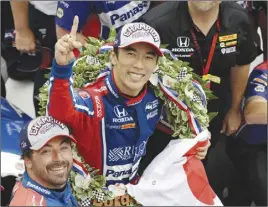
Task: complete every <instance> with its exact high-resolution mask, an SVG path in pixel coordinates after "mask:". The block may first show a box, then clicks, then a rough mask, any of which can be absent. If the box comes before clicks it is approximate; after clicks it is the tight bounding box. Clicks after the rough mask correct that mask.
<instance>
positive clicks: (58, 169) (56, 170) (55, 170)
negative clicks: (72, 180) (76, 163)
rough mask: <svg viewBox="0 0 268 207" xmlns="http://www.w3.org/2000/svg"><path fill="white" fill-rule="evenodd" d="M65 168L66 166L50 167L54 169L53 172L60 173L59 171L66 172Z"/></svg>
mask: <svg viewBox="0 0 268 207" xmlns="http://www.w3.org/2000/svg"><path fill="white" fill-rule="evenodd" d="M65 168H66V166H62V167H53V168H50V169H49V170H50V171H52V172H53V173H56V174H59V173H64V172H65Z"/></svg>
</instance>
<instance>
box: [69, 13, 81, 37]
mask: <svg viewBox="0 0 268 207" xmlns="http://www.w3.org/2000/svg"><path fill="white" fill-rule="evenodd" d="M78 23H79V18H78V16H75V17H74V21H73V26H72V29H71V33H70V35H71V37H72V38H74V39H75V38H76V33H77V29H78Z"/></svg>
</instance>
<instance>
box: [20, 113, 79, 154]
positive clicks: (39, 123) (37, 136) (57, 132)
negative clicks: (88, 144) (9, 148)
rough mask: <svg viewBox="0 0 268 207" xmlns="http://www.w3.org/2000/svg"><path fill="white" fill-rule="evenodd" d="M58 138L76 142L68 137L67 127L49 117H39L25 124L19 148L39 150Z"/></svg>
mask: <svg viewBox="0 0 268 207" xmlns="http://www.w3.org/2000/svg"><path fill="white" fill-rule="evenodd" d="M58 136H64V137H67V138H69V139H70V140H71V141H72V142H74V143H76V140H75V139H74V138H73V137H72V136H71V135H70V130H69V129H68V127H67V126H66V125H65V124H63V123H61V122H60V121H58V120H56V119H54V118H53V117H51V116H40V117H38V118H36V119H33V120H31V121H30V122H29V123H28V124H26V125H25V126H24V127H23V128H22V130H21V132H20V148H21V150H22V151H25V150H29V149H31V150H39V149H41V148H42V147H43V146H45V145H46V143H47V142H49V141H50V140H52V139H53V138H56V137H58Z"/></svg>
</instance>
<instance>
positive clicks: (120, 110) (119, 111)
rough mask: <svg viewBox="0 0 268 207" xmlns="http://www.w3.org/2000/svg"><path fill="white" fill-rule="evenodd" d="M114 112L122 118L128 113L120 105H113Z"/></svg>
mask: <svg viewBox="0 0 268 207" xmlns="http://www.w3.org/2000/svg"><path fill="white" fill-rule="evenodd" d="M114 113H115V115H116V116H117V117H118V118H122V117H125V116H127V115H128V113H127V111H126V109H124V107H123V106H120V105H118V106H115V107H114Z"/></svg>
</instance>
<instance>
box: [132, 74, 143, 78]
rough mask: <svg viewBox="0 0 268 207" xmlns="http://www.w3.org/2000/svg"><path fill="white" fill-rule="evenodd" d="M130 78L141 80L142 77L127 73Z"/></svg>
mask: <svg viewBox="0 0 268 207" xmlns="http://www.w3.org/2000/svg"><path fill="white" fill-rule="evenodd" d="M129 74H130V76H131V78H133V79H141V78H142V77H143V75H140V74H136V73H129Z"/></svg>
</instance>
